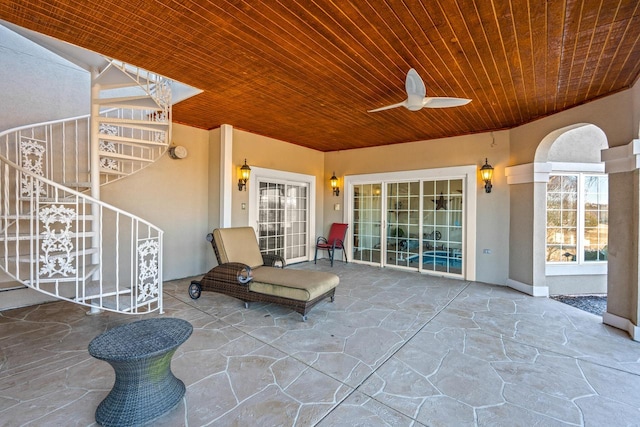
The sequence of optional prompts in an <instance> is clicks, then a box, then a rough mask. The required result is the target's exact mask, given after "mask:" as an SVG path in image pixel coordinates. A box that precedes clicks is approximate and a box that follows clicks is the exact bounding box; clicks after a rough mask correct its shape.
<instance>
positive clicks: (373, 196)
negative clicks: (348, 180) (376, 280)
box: [353, 184, 382, 264]
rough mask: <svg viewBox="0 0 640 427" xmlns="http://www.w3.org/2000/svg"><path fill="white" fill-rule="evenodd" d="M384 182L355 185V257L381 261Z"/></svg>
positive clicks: (374, 261)
mask: <svg viewBox="0 0 640 427" xmlns="http://www.w3.org/2000/svg"><path fill="white" fill-rule="evenodd" d="M381 207H382V184H358V185H354V187H353V259H355V260H358V261H363V262H370V263H374V264H379V263H380V250H381V248H380V244H381V243H380V239H381V236H380V224H381V216H382V214H381Z"/></svg>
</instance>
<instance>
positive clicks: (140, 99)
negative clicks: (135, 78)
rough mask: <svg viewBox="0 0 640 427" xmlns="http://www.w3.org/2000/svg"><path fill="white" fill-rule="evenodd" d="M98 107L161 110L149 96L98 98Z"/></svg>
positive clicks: (96, 101)
mask: <svg viewBox="0 0 640 427" xmlns="http://www.w3.org/2000/svg"><path fill="white" fill-rule="evenodd" d="M95 103H96V104H98V105H105V106H109V107H126V108H136V107H137V108H141V109H145V110H162V107H160V106H159V105H158V104H157V103H156V101H155V100H154V99H153V98H152V97H150V96H117V97H113V98H98V99H97V100H95Z"/></svg>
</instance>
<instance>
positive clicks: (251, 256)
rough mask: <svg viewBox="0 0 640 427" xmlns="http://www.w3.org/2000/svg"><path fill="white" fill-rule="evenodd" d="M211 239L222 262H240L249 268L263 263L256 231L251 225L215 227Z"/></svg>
mask: <svg viewBox="0 0 640 427" xmlns="http://www.w3.org/2000/svg"><path fill="white" fill-rule="evenodd" d="M213 239H214V240H215V242H216V246H217V247H218V252H219V255H220V261H221V262H222V264H226V263H228V262H241V263H243V264H246V265H248V266H249V267H251V268H255V267H260V266H261V265H262V264H263V260H262V254H261V253H260V247H259V246H258V239H257V238H256V232H255V231H254V229H253V228H252V227H236V228H216V229H215V230H213Z"/></svg>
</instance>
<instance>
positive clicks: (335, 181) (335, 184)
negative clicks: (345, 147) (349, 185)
mask: <svg viewBox="0 0 640 427" xmlns="http://www.w3.org/2000/svg"><path fill="white" fill-rule="evenodd" d="M329 182H330V183H331V190H332V191H333V195H334V196H339V195H340V187H338V178H336V173H335V172H334V173H333V175H331V178H329Z"/></svg>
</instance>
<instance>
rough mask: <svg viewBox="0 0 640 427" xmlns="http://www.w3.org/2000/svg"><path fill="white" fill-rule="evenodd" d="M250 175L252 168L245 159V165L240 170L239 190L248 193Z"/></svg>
mask: <svg viewBox="0 0 640 427" xmlns="http://www.w3.org/2000/svg"><path fill="white" fill-rule="evenodd" d="M249 175H251V168H250V167H249V165H247V159H244V165H242V167H241V168H240V179H239V180H238V190H239V191H242V189H244V191H247V181H249Z"/></svg>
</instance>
